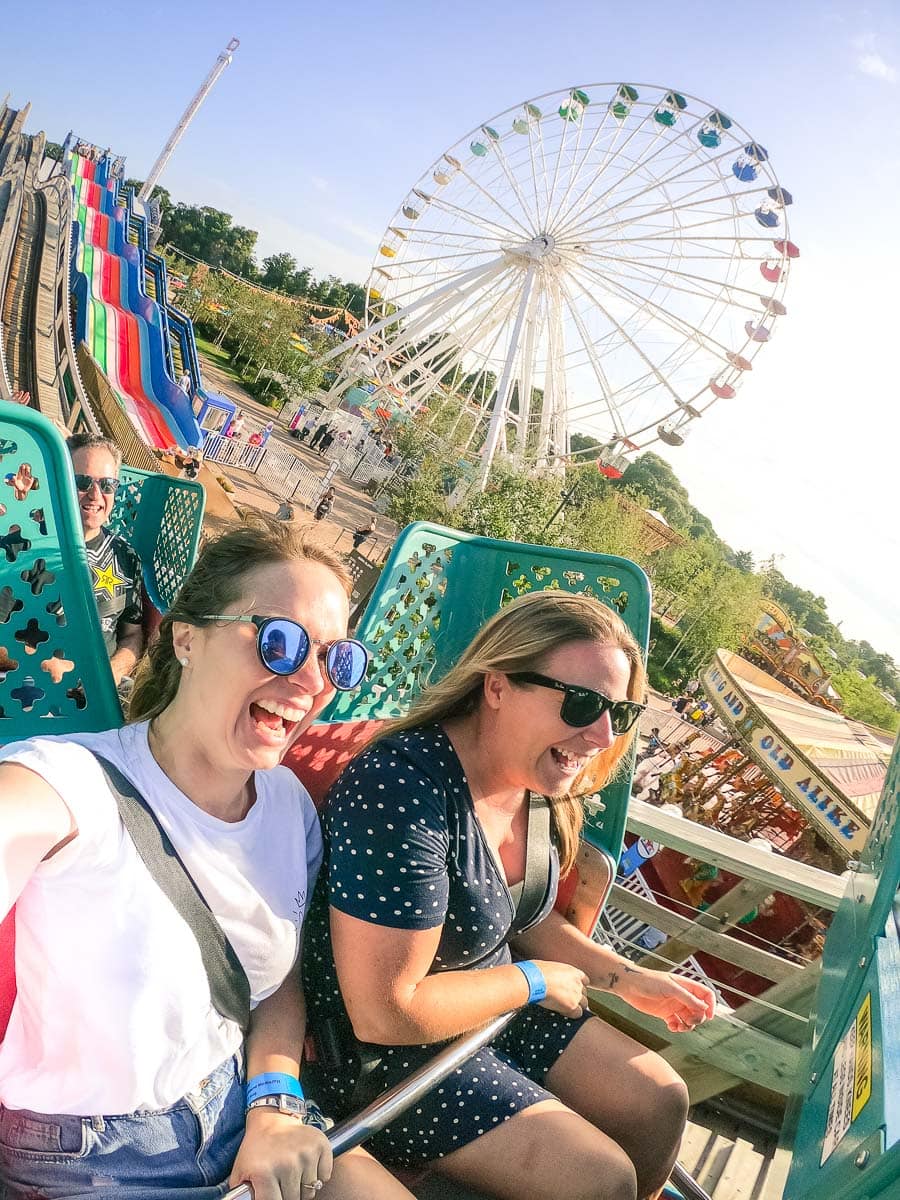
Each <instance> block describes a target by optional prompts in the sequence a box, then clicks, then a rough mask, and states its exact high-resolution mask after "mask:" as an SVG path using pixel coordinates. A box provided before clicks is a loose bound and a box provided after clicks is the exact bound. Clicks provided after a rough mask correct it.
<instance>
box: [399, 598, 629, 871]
mask: <svg viewBox="0 0 900 1200" xmlns="http://www.w3.org/2000/svg"><path fill="white" fill-rule="evenodd" d="M580 641H591V642H600V643H602V644H603V645H606V646H615V647H616V648H617V649H619V650H621V651H622V652H623V653H624V655H625V657H626V658H627V660H628V664H629V667H630V672H629V679H628V699H629V700H637V701H639V702H641V703H643V701H644V699H645V691H646V686H647V677H646V673H645V670H644V660H643V656H642V654H641V650H640V647H639V646H638V644H637V641H636V640H635V638H634V636H633V635H632V633H631V631H630V630H629V629H628V627H627V625H626V624H625V622H624V621H623V620H622V618H621V617H620V616H619V615H618V613H615V612H613V611H612V609H610V608H607V607H606V605H605V604H602V603H601V602H600V601H599V600H597V599H595V598H594V597H593V596H585V595H582V594H581V593H572V592H563V591H556V590H553V591H543V592H535V593H532V594H531V595H529V596H520V597H519V598H518V599H517V600H513V602H512V603H511V604H508V605H507V606H506V607H505V608H503V609H501V610H500V612H498V613H497V614H496V615H495V616H493V617H491V619H490V620H489V621H488V622H487V623H486V624H485V625H483V626H482V628H481V629H480V630H479V632H478V633H477V634H476V635H475V638H474V640H473V641H472V642H471V643H470V644H469V646H468V647H467V649H466V650H464V651H463V654H462V657H461V658H460V659H459V661H458V662H457V663H456V665H455V666H454V667H453V668H452V669H451V670H450V671H449V672H448V673H447V674H446V675H445V676H444V677H443V679H441V680H439V681H438V682H437V683H434V684H431V685H430V686H429V687H428V688H426V689H425V691H424V692H423V693H422V694H421V696H419V697H418V699H417V700H415V701H414V702H413V705H412V707H411V708H410V710H409V712H408V713H407V714H406V716H404V717H401V718H400V719H399V720H396V721H391V722H390V723H389V724H388V725H386V726H385V728H384V729H383V730H382V731H381V733H380V734H379V740H380V738H382V737H389V736H390V735H391V734H395V733H399V732H401V731H402V730H405V729H411V728H413V727H416V726H421V725H432V724H437V723H441V722H443V721H447V720H449V719H451V718H452V717H464V716H469V715H470V714H471V713H474V712H475V711H476V710H477V709H478V708H479V706H480V705H481V702H482V698H483V693H484V677H485V675H487V673H488V672H489V671H501V672H503V673H512V672H515V671H540V670H541V665H542V663H543V662H544V661H545V660H546V659H547V657H548V656H549V655H550V654H552V653H553V651H554V650H558V649H559V648H560V647H561V646H564V645H567V644H568V643H569V642H580ZM636 734H637V723H635V725H634V726H633V727H632V728H631V730H629V732H628V733H626V734H623V735H622V736H621V737H617V738H616V739H615V741H614V742H613V744H612V746H610V748H609V749H608V750H601V751H600V752H599V753H598V754H596V755H594V757H593V758H592V759H591V760H590V763H589V764H588V766H587V767H585V769H584V771H582V772H581V774H580V775H579V776H578V778H577V779H576V780H575V783H574V784H573V787H572V790H571V791H570V792H569V793H568V794H567V795H565V796H564V797H561V798H555V799H554V800H553V802H552V804H553V808H552V811H553V821H554V826H555V831H556V835H557V841H558V845H559V855H560V865H561V867H562V870H563V871H564V872H565V871H567V870H569V869H570V867H571V866H572V865H573V864H574V862H575V856H576V854H577V852H578V838H579V835H580V833H581V826H582V824H583V820H584V812H583V808H582V803H581V800H580V799H579V797H580V796H585V795H590V794H591V793H593V792H597V791H599V790H600V789H601V788H602V787H604V786H605V785H606V784H607V783H609V781H610V780H611V779H612V778H613V777H614V776H615V774H616V772H617V771H618V770H619V769H620V768H621V766H622V764H623V762H624V760H626V758H627V755H628V750H629V748H630V747H631V743H632V742H633V741H634V738H635V736H636Z"/></svg>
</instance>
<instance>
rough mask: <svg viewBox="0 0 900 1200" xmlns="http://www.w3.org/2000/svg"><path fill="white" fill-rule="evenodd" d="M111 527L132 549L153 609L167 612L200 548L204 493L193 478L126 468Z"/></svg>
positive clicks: (111, 519) (123, 472)
mask: <svg viewBox="0 0 900 1200" xmlns="http://www.w3.org/2000/svg"><path fill="white" fill-rule="evenodd" d="M119 479H120V485H119V490H118V492H117V493H116V503H115V507H114V508H113V511H112V517H111V518H110V522H109V524H110V528H111V529H112V530H113V532H114V533H118V534H120V535H121V536H122V537H123V538H125V540H126V541H127V542H128V543H129V544H130V545H131V546H133V547H134V549H135V550H136V551H137V554H138V557H139V558H140V560H141V565H142V566H143V569H144V587H145V588H146V591H147V595H148V596H149V598H150V601H151V603H152V604H153V606H154V607H155V608H156V609H158V610H159V612H161V613H164V612H166V611H167V610H168V609H169V608H170V607H171V605H172V601H173V600H174V599H175V593H176V592H177V591H178V589H179V587H180V586H181V581H182V580H183V579H184V577H185V576H186V575H187V573H188V572H189V571H190V569H191V567H192V566H193V565H194V561H195V559H196V558H197V551H198V549H199V546H200V531H201V528H202V526H203V511H204V508H205V506H206V492H205V491H204V490H203V485H202V484H201V483H198V482H197V481H196V480H191V479H173V478H172V477H171V476H169V475H163V474H155V473H153V472H151V471H142V470H140V469H139V468H137V467H126V466H124V465H123V466H122V468H121V470H120V472H119Z"/></svg>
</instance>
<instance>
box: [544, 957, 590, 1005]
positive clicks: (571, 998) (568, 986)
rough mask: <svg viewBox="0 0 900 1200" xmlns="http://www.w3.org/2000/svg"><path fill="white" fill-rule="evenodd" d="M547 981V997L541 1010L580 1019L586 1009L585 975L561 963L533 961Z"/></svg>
mask: <svg viewBox="0 0 900 1200" xmlns="http://www.w3.org/2000/svg"><path fill="white" fill-rule="evenodd" d="M535 966H537V967H540V969H541V972H542V974H543V976H544V979H546V981H547V995H546V996H545V998H544V999H543V1000H541V1001H540V1006H541V1008H549V1009H550V1011H551V1012H556V1013H561V1014H562V1016H564V1017H580V1016H581V1014H582V1013H583V1012H584V1011H585V1010H586V1009H587V1006H588V998H587V985H588V983H589V980H588V977H587V975H585V973H584V971H582V970H580V969H579V968H578V967H573V966H570V965H569V963H562V962H546V961H544V962H540V961H535Z"/></svg>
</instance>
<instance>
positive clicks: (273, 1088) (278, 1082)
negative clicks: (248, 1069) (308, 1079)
mask: <svg viewBox="0 0 900 1200" xmlns="http://www.w3.org/2000/svg"><path fill="white" fill-rule="evenodd" d="M246 1096H247V1103H248V1104H252V1103H253V1101H254V1100H258V1099H259V1098H260V1096H298V1097H299V1098H300V1099H301V1100H302V1099H303V1098H304V1097H303V1088H302V1087H301V1086H300V1080H299V1079H295V1078H294V1076H293V1075H285V1074H282V1073H281V1072H280V1071H269V1072H268V1073H266V1074H264V1075H254V1076H253V1078H252V1079H248V1080H247V1091H246Z"/></svg>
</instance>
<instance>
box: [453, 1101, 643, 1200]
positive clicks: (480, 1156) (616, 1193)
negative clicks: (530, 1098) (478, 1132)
mask: <svg viewBox="0 0 900 1200" xmlns="http://www.w3.org/2000/svg"><path fill="white" fill-rule="evenodd" d="M430 1166H431V1169H432V1170H434V1171H438V1172H440V1173H441V1174H443V1175H447V1176H448V1177H449V1178H451V1179H455V1180H457V1181H458V1182H459V1183H462V1184H464V1185H465V1186H466V1187H469V1188H472V1189H473V1190H475V1191H478V1192H482V1193H484V1194H485V1195H486V1196H491V1197H494V1198H495V1200H547V1197H548V1196H552V1197H553V1198H554V1200H635V1196H636V1190H635V1174H634V1167H633V1166H632V1165H631V1162H630V1161H629V1159H628V1156H627V1154H626V1153H625V1152H624V1151H623V1150H622V1149H621V1148H620V1147H619V1146H617V1145H616V1144H615V1142H614V1141H612V1139H611V1138H608V1137H607V1136H606V1134H604V1133H602V1132H601V1131H600V1130H599V1129H597V1128H595V1127H594V1126H593V1125H591V1124H590V1123H589V1122H588V1121H586V1120H584V1118H583V1117H580V1116H579V1115H578V1114H577V1113H574V1112H572V1111H571V1109H568V1108H566V1106H565V1105H564V1104H561V1103H560V1102H559V1101H558V1100H542V1101H541V1102H540V1103H538V1104H533V1105H531V1107H530V1108H526V1109H524V1110H523V1111H522V1112H520V1113H517V1114H516V1115H515V1116H514V1117H510V1119H509V1120H508V1121H504V1122H503V1124H502V1125H496V1126H494V1128H493V1129H491V1130H490V1132H488V1133H485V1134H484V1135H483V1136H482V1137H479V1138H476V1139H475V1141H473V1142H469V1143H468V1145H466V1146H463V1147H462V1148H461V1149H459V1150H454V1151H453V1153H452V1154H448V1155H446V1156H445V1157H444V1158H439V1159H436V1160H434V1161H433V1162H432V1163H431V1164H430Z"/></svg>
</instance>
